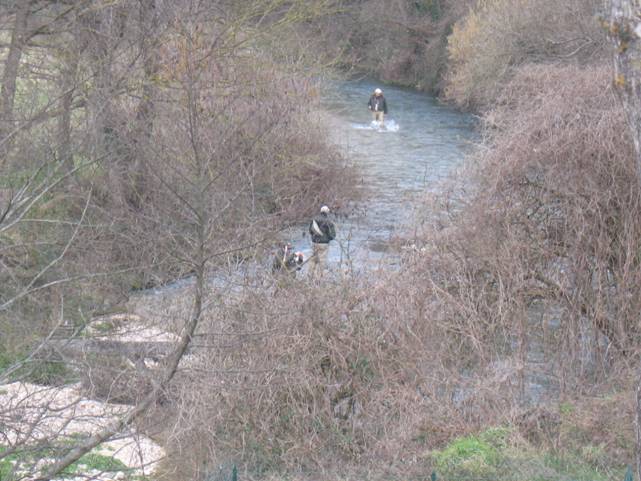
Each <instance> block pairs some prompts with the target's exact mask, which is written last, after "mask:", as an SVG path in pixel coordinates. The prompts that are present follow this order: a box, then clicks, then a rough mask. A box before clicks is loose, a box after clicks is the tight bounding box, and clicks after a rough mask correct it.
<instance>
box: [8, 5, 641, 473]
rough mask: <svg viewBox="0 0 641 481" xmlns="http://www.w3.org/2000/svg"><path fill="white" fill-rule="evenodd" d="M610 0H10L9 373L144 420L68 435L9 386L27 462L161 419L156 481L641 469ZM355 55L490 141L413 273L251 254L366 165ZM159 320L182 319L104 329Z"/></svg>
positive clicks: (149, 429)
mask: <svg viewBox="0 0 641 481" xmlns="http://www.w3.org/2000/svg"><path fill="white" fill-rule="evenodd" d="M600 5H601V2H600V1H597V0H570V1H565V2H558V1H557V2H553V1H547V0H482V1H478V2H477V1H472V0H469V1H457V0H451V1H448V0H422V1H400V2H389V1H382V0H352V1H344V2H337V1H336V2H335V1H323V2H314V1H305V0H296V1H280V0H278V1H263V0H253V1H251V2H197V1H191V0H189V1H188V0H185V1H182V0H181V1H177V2H162V1H155V0H138V1H133V0H132V1H129V0H125V1H119V2H111V1H109V2H83V1H78V2H67V3H63V2H59V3H55V2H54V3H51V2H40V1H38V0H33V1H29V2H15V3H13V4H11V5H5V6H2V7H0V8H1V9H2V20H3V22H4V25H5V29H4V32H5V33H4V37H3V39H4V44H3V48H4V57H3V71H2V79H1V82H2V85H1V87H2V88H1V94H2V95H1V97H2V98H1V102H0V115H1V118H0V154H1V157H0V172H1V174H2V175H1V178H0V285H1V286H2V287H1V288H0V333H1V336H0V382H1V383H2V384H5V383H9V382H14V381H30V382H33V383H36V384H38V385H45V384H47V385H53V386H54V387H57V386H65V385H66V386H68V385H69V384H72V383H73V385H74V386H79V387H78V389H80V390H81V392H82V395H83V396H87V397H90V398H95V399H100V400H102V401H105V402H113V403H116V402H117V403H121V407H122V406H124V408H125V409H126V411H127V414H124V415H122V416H120V417H119V418H118V422H116V423H115V424H99V423H98V424H97V426H98V427H97V428H96V430H95V431H94V436H88V435H87V433H86V432H85V433H82V434H79V433H75V434H74V435H70V434H69V432H68V431H67V430H66V427H67V424H68V423H67V422H66V421H65V422H64V423H63V424H64V425H62V426H60V427H59V428H56V429H55V430H53V432H52V431H51V430H45V429H43V427H44V426H48V423H49V422H50V421H51V418H52V417H54V418H55V416H56V415H55V412H56V411H55V409H58V410H61V407H60V406H58V405H56V404H55V403H53V402H49V403H45V404H44V405H36V406H34V405H33V402H32V400H33V396H31V395H29V396H25V397H23V398H20V397H14V398H12V399H10V402H7V404H6V405H7V406H9V407H5V406H4V405H0V428H2V429H0V473H1V476H2V479H5V478H8V479H12V478H13V479H20V476H32V477H33V476H35V474H34V473H35V472H39V473H40V474H41V478H39V479H50V478H54V479H55V478H56V477H60V473H64V472H65V469H68V466H74V467H75V466H77V465H78V463H77V461H78V460H79V459H82V457H83V455H84V456H87V454H86V453H92V452H93V451H92V450H93V449H94V448H95V447H96V446H98V445H100V444H101V443H102V442H103V441H104V440H107V439H111V438H113V437H114V436H117V435H118V433H121V432H124V431H127V430H128V429H133V428H135V429H136V430H137V432H139V433H142V434H145V435H146V436H149V437H150V438H153V439H154V440H155V441H157V442H158V443H160V444H161V445H162V446H163V447H164V448H165V450H166V453H167V455H166V457H165V458H164V459H163V460H162V462H161V464H160V467H159V468H158V469H157V470H156V471H155V472H154V474H153V478H152V479H158V480H161V479H171V480H183V479H184V480H185V481H187V480H203V481H205V480H207V481H210V480H212V479H218V478H220V479H226V478H227V477H228V476H230V473H231V472H232V466H234V465H235V469H237V472H238V473H239V474H240V477H241V479H257V480H258V479H296V480H298V479H301V480H302V479H319V477H323V478H324V479H428V478H430V475H431V473H432V472H436V473H437V476H438V477H439V479H440V478H443V479H510V480H521V479H522V480H524V481H525V480H530V479H540V480H547V479H568V480H569V479H572V480H585V481H588V480H591V481H593V480H604V481H606V480H607V481H609V480H614V479H623V476H624V474H625V469H626V465H629V464H632V463H633V461H634V456H635V439H634V429H633V422H632V420H633V418H634V414H633V413H634V409H635V405H634V395H633V394H632V393H633V390H634V387H635V384H636V382H635V379H636V377H635V376H636V375H635V373H636V370H637V369H638V361H637V360H638V357H639V353H640V350H641V345H640V343H639V339H640V337H639V335H640V331H641V325H640V324H639V320H638V312H639V310H640V309H641V305H640V302H641V301H640V299H641V295H640V294H641V292H639V287H638V286H639V285H641V278H640V275H639V272H640V269H639V254H638V253H639V251H640V248H641V245H639V239H640V238H641V222H640V221H639V216H638V212H639V184H638V177H637V174H636V166H635V164H634V145H633V142H632V139H631V137H630V135H629V133H628V131H627V127H626V123H625V119H624V115H623V110H622V108H621V106H620V104H619V101H618V99H617V95H616V86H615V85H614V84H613V83H612V74H611V71H610V68H609V55H610V53H609V52H610V50H609V47H608V41H607V38H606V32H605V31H604V28H603V21H602V20H601V19H600V15H601V14H603V12H601V11H600V10H599V8H600ZM285 40H287V41H285ZM290 45H291V46H290ZM329 66H331V67H332V68H333V69H334V72H335V71H336V70H342V71H343V72H347V73H354V72H359V73H366V74H370V75H374V76H376V77H378V78H380V79H381V80H384V81H390V82H395V83H400V84H403V85H409V86H414V87H418V88H421V89H426V90H434V91H439V92H440V93H441V95H442V98H443V100H444V101H449V102H451V103H453V104H455V105H456V106H458V107H459V108H462V109H469V110H472V111H473V112H474V113H475V114H477V115H478V116H479V118H480V119H481V122H480V129H481V136H480V137H481V138H480V141H479V145H478V146H477V147H478V148H477V149H475V151H474V153H473V154H472V155H471V156H470V157H469V159H468V162H467V163H466V165H465V167H463V168H462V169H461V170H460V172H457V173H455V174H453V176H452V179H450V180H448V181H447V182H446V183H445V184H444V185H443V186H442V187H441V189H440V190H439V191H438V194H437V195H436V194H435V195H432V196H429V197H427V198H426V199H425V203H424V205H423V206H422V209H421V214H420V215H418V216H417V218H416V220H415V224H416V225H415V226H414V227H415V228H414V229H412V231H413V232H416V234H415V235H414V236H413V237H412V238H411V239H406V240H407V243H406V244H407V246H405V247H407V248H405V249H403V250H402V262H401V263H400V267H399V269H398V271H391V270H390V271H382V272H376V273H372V274H371V275H368V276H366V277H365V276H364V277H354V276H352V275H351V273H341V274H337V275H336V276H335V277H331V278H329V279H326V281H325V282H324V283H323V284H322V285H319V284H318V283H317V282H313V281H311V280H310V279H308V278H307V277H303V278H298V279H289V278H285V279H282V278H279V279H274V278H273V277H271V276H270V275H268V274H266V273H264V272H262V270H260V269H259V270H258V272H256V271H255V270H252V268H251V267H250V268H247V266H255V265H256V264H255V263H252V262H251V260H252V259H261V258H262V256H264V253H265V252H268V251H269V249H270V248H271V247H272V246H273V242H274V240H275V239H277V238H278V237H277V236H278V232H279V231H280V230H281V229H283V228H285V227H289V226H291V225H293V224H296V223H297V222H300V221H301V219H306V218H308V216H309V215H310V214H311V213H312V211H313V209H315V208H317V206H318V204H319V203H321V202H324V203H329V204H331V205H341V204H343V203H344V202H345V199H346V197H347V195H349V194H348V193H349V189H350V187H353V185H354V182H353V179H354V178H355V175H354V172H353V168H352V167H350V166H349V164H348V163H347V162H346V160H345V159H343V158H342V157H341V153H340V152H338V151H336V149H335V147H333V146H332V145H331V143H330V142H329V140H328V135H327V132H326V130H325V129H326V127H325V125H324V123H323V122H322V119H321V118H320V117H319V111H320V110H321V109H322V108H323V101H322V98H321V97H320V95H319V92H320V89H321V87H322V86H321V84H320V81H319V79H321V78H322V77H323V75H324V74H325V73H328V70H325V69H328V68H329ZM400 244H405V242H400ZM240 267H243V269H241V268H240ZM212 274H216V275H215V276H214V281H212ZM185 277H187V279H186V280H184V281H183V282H182V283H179V284H178V285H177V287H173V288H171V289H165V290H163V292H164V294H163V295H162V296H156V295H153V294H150V293H149V292H141V293H137V294H136V295H134V293H135V292H136V291H141V290H143V289H144V288H147V287H158V286H162V285H164V284H165V283H166V282H167V281H169V280H174V279H179V278H185ZM116 311H117V312H119V313H122V314H120V315H119V316H120V317H115V316H112V317H109V316H108V315H107V314H109V313H113V312H116ZM97 316H103V317H102V318H101V319H103V320H100V321H96V320H95V319H96V317H97ZM104 319H107V320H104ZM128 323H129V324H128ZM134 324H135V325H139V324H144V325H145V328H147V329H149V328H152V327H153V328H154V329H158V330H160V332H161V333H162V335H163V336H166V337H162V339H163V341H162V342H160V341H158V338H159V337H158V336H156V337H154V338H153V340H152V341H151V342H147V341H145V342H141V341H140V338H139V337H138V338H136V339H137V341H136V342H138V343H139V344H135V349H129V351H126V352H125V350H122V347H121V348H120V349H121V351H120V352H117V349H118V348H117V347H114V344H113V343H111V344H110V343H109V342H103V341H104V337H105V336H107V337H108V338H110V339H111V341H113V342H115V341H114V339H115V335H114V333H115V332H116V331H118V330H119V329H120V328H121V327H123V326H124V327H125V328H126V327H129V328H130V329H132V326H133V325H134ZM138 327H139V326H138ZM59 337H63V341H60V339H58V338H59ZM69 338H71V341H73V342H71V341H69ZM167 339H170V341H167ZM100 342H102V344H100ZM87 346H90V350H89V351H87ZM98 346H100V349H99V348H98ZM2 384H0V397H1V396H6V395H7V394H6V393H5V392H4V391H3V388H2ZM3 399H5V400H6V398H3ZM82 402H83V401H82V400H81V399H78V400H75V401H73V403H72V404H75V403H77V406H78V408H79V407H80V406H81V405H82ZM71 407H74V406H71ZM52 408H54V409H53V413H52ZM118 412H120V411H118ZM42 432H46V433H47V434H46V436H45V437H44V438H43V437H42ZM52 450H53V451H55V452H56V456H55V458H52V459H47V456H46V453H50V452H52ZM20 456H22V458H23V459H28V460H30V463H31V464H28V465H26V464H24V463H23V464H22V465H21V464H20ZM42 458H45V459H44V463H41V464H40V465H37V464H34V463H33V462H32V461H33V460H37V459H42ZM118 466H120V465H118ZM114 469H115V468H114ZM29 470H31V472H29ZM123 470H124V468H123ZM139 476H141V474H140V473H138V472H136V473H135V474H132V475H131V477H132V479H133V478H137V477H139Z"/></svg>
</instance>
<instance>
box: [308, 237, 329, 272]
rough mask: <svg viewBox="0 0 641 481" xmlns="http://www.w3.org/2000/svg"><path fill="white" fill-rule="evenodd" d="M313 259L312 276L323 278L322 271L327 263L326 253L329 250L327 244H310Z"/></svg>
mask: <svg viewBox="0 0 641 481" xmlns="http://www.w3.org/2000/svg"><path fill="white" fill-rule="evenodd" d="M312 250H313V258H312V269H311V273H312V276H314V277H315V276H317V275H318V276H319V277H323V271H324V270H325V264H326V263H327V251H328V250H329V244H320V243H317V244H312Z"/></svg>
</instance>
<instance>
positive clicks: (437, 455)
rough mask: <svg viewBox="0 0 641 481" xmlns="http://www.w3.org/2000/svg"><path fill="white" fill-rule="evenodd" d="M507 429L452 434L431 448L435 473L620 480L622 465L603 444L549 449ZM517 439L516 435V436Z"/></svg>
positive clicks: (533, 480) (518, 479)
mask: <svg viewBox="0 0 641 481" xmlns="http://www.w3.org/2000/svg"><path fill="white" fill-rule="evenodd" d="M511 436H512V432H511V430H509V429H507V428H503V427H498V428H491V429H488V430H486V431H483V432H481V433H479V434H475V435H470V436H466V437H462V438H458V439H455V440H454V441H452V442H450V443H449V444H448V445H447V446H446V447H445V448H443V449H442V450H439V451H433V452H432V453H430V455H431V457H432V460H433V466H434V469H435V472H436V473H437V475H438V478H439V479H441V480H443V481H445V480H457V481H472V480H474V481H480V480H488V481H489V480H492V481H501V480H506V481H507V480H509V481H552V480H555V481H556V480H559V481H621V480H622V479H623V477H624V476H625V469H626V468H625V466H617V465H614V464H611V461H610V459H609V457H608V455H607V453H606V450H605V448H604V447H602V446H594V445H589V444H587V445H583V446H582V447H581V448H580V449H579V450H578V451H577V450H573V449H572V448H570V447H561V448H560V449H559V450H549V449H546V448H542V447H538V448H537V447H534V446H531V445H529V444H527V443H525V442H524V441H523V440H519V441H518V442H515V441H511ZM516 438H518V436H516Z"/></svg>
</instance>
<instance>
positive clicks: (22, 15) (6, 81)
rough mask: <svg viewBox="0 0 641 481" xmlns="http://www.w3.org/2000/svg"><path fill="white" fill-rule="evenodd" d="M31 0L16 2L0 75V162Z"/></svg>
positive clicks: (9, 122) (9, 125)
mask: <svg viewBox="0 0 641 481" xmlns="http://www.w3.org/2000/svg"><path fill="white" fill-rule="evenodd" d="M32 3H33V1H32V0H28V1H24V2H16V11H15V20H14V24H13V29H12V31H11V43H10V45H9V53H8V54H7V58H6V60H5V64H4V73H3V75H2V86H1V87H0V116H2V118H1V119H0V120H1V123H0V142H1V143H2V148H0V157H1V158H0V162H2V161H4V160H5V159H4V157H5V156H6V153H7V151H8V148H7V146H8V143H9V139H8V138H7V136H8V135H9V133H10V132H11V130H12V127H13V105H14V101H15V96H16V82H17V78H18V67H19V66H20V59H21V58H22V52H23V50H24V47H25V45H26V43H27V39H28V38H27V37H28V35H27V34H28V32H27V22H28V20H29V14H30V12H31V5H32Z"/></svg>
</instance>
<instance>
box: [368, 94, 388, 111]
mask: <svg viewBox="0 0 641 481" xmlns="http://www.w3.org/2000/svg"><path fill="white" fill-rule="evenodd" d="M367 107H368V108H369V109H370V110H371V111H372V112H381V111H382V112H383V113H384V114H386V113H387V102H386V101H385V97H383V95H380V96H378V97H377V96H376V95H372V96H371V97H370V98H369V102H367Z"/></svg>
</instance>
